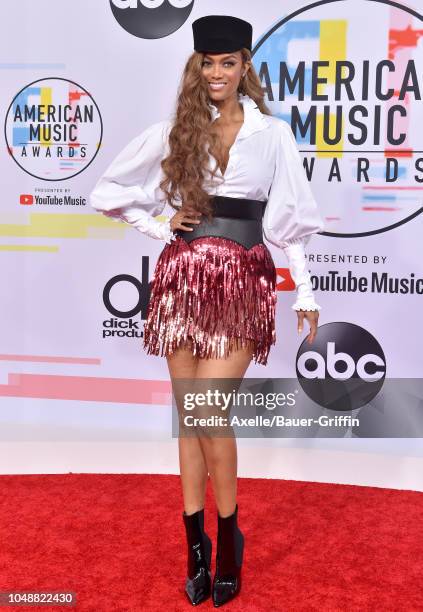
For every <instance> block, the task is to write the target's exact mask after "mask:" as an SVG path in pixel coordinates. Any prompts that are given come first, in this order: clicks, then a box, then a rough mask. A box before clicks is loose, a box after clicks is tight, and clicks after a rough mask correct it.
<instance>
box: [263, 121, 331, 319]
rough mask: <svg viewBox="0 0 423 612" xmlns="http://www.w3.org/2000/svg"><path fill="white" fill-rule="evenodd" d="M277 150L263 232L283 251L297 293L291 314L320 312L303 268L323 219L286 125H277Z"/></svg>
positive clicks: (283, 122)
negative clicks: (309, 243)
mask: <svg viewBox="0 0 423 612" xmlns="http://www.w3.org/2000/svg"><path fill="white" fill-rule="evenodd" d="M278 128H279V130H280V146H279V147H278V150H277V154H276V166H275V173H274V177H273V181H272V186H271V188H270V192H269V196H268V202H267V205H266V209H265V212H264V217H263V231H264V234H265V237H266V238H267V240H269V242H271V243H272V244H275V245H276V246H278V247H279V248H281V249H283V251H284V253H285V255H286V258H287V260H288V265H289V270H290V273H291V276H292V279H293V281H294V283H295V286H296V289H297V299H296V302H295V304H293V306H292V308H293V309H294V310H297V311H298V310H305V311H311V310H320V308H321V307H320V306H319V305H318V304H317V303H316V302H315V299H314V295H313V290H312V287H311V280H310V273H309V271H308V268H307V260H306V257H305V247H306V245H307V243H308V242H309V240H310V238H311V236H312V234H314V233H317V232H319V231H322V230H323V228H324V224H323V219H322V217H321V215H320V213H319V210H318V207H317V204H316V201H315V199H314V197H313V194H312V192H311V188H310V185H309V183H308V181H307V177H306V174H305V171H304V168H303V165H302V163H301V157H300V154H299V151H298V148H297V143H296V141H295V138H294V135H293V133H292V130H291V128H290V126H289V124H288V123H287V122H286V121H284V120H282V119H281V120H279V121H278Z"/></svg>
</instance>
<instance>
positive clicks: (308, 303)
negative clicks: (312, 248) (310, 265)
mask: <svg viewBox="0 0 423 612" xmlns="http://www.w3.org/2000/svg"><path fill="white" fill-rule="evenodd" d="M304 244H305V241H304V240H301V239H299V240H293V241H292V242H291V241H289V243H285V245H284V246H283V250H284V253H285V255H286V257H287V259H288V264H289V271H290V274H291V277H292V280H293V281H294V283H295V287H296V289H297V299H296V302H295V304H293V306H292V307H291V308H292V309H293V310H307V311H309V310H320V309H321V306H319V304H317V303H316V302H315V300H314V295H313V290H312V286H311V278H310V273H309V271H308V269H307V261H306V257H305V249H304Z"/></svg>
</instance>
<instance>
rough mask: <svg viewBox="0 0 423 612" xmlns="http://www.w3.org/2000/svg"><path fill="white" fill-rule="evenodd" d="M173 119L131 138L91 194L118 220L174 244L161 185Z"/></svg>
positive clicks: (96, 205)
mask: <svg viewBox="0 0 423 612" xmlns="http://www.w3.org/2000/svg"><path fill="white" fill-rule="evenodd" d="M169 125H170V122H169V121H168V120H164V121H160V122H157V123H154V124H152V125H150V126H149V127H148V128H146V129H145V130H144V131H143V132H141V134H139V135H138V136H136V137H135V138H134V139H133V140H131V141H130V142H129V143H128V144H127V145H126V147H125V148H124V149H123V150H122V151H121V152H120V153H119V154H118V155H117V157H115V159H114V160H113V161H112V163H111V164H110V165H109V167H108V168H107V169H106V171H105V172H104V174H103V175H102V176H101V177H100V178H99V179H98V181H97V183H96V184H95V186H94V189H93V190H92V192H91V193H90V195H89V203H90V205H91V206H92V207H93V208H94V209H95V210H97V211H99V212H101V213H103V214H104V215H106V216H107V217H111V218H112V220H114V221H124V222H126V223H129V224H131V225H133V226H134V227H135V228H136V229H137V230H138V231H140V232H142V233H144V234H147V235H148V236H150V237H151V238H157V239H159V240H165V241H166V242H167V243H170V241H171V240H172V239H174V238H175V234H174V233H173V232H172V230H171V228H170V220H169V219H168V220H167V221H165V222H164V223H163V222H160V221H157V220H156V219H155V218H154V216H155V215H160V213H161V212H162V211H163V209H164V207H165V201H164V194H163V192H162V191H161V189H160V188H159V183H160V181H161V180H162V178H163V172H162V169H161V166H160V162H161V161H162V159H163V157H165V155H166V146H167V136H168V129H169Z"/></svg>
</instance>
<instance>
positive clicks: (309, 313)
mask: <svg viewBox="0 0 423 612" xmlns="http://www.w3.org/2000/svg"><path fill="white" fill-rule="evenodd" d="M297 317H298V325H297V329H298V333H299V334H300V333H301V332H302V331H303V324H304V319H307V321H308V323H309V325H310V333H309V335H308V336H307V341H308V343H309V344H311V343H312V342H313V340H314V339H315V337H316V335H317V324H318V321H319V311H318V310H297Z"/></svg>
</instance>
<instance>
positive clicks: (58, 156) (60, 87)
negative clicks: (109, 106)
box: [4, 77, 103, 181]
mask: <svg viewBox="0 0 423 612" xmlns="http://www.w3.org/2000/svg"><path fill="white" fill-rule="evenodd" d="M4 130H5V139H6V144H7V149H8V152H9V154H10V156H11V157H12V159H13V160H14V161H15V162H16V163H17V164H18V166H19V167H20V168H21V169H22V170H24V171H25V172H26V173H27V174H30V175H31V176H33V177H35V178H39V179H43V180H44V181H65V180H67V179H70V178H73V177H74V176H76V175H77V174H80V173H81V172H83V171H84V170H85V169H86V168H87V167H88V166H89V165H90V164H91V162H92V161H93V160H94V158H95V156H96V155H97V152H98V150H99V148H100V145H101V140H102V136H103V122H102V119H101V114H100V110H99V108H98V106H97V103H96V102H95V100H94V98H93V97H92V96H91V94H90V93H89V92H88V91H87V90H86V89H85V88H84V87H82V86H81V85H79V84H78V83H75V82H74V81H71V80H69V79H64V78H60V77H49V78H45V79H39V80H37V81H33V82H32V83H29V84H28V85H25V87H23V88H22V89H21V90H20V91H19V92H18V93H17V94H16V95H15V96H14V98H13V100H12V102H11V103H10V105H9V108H8V110H7V113H6V118H5V126H4Z"/></svg>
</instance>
